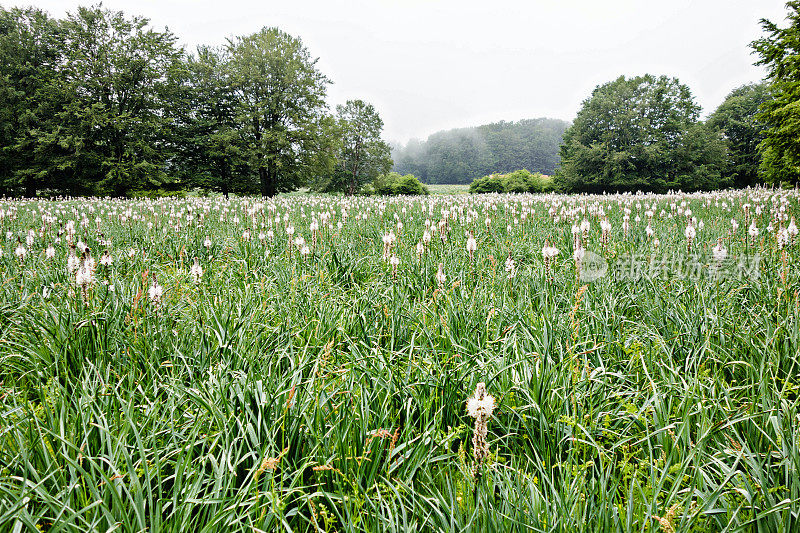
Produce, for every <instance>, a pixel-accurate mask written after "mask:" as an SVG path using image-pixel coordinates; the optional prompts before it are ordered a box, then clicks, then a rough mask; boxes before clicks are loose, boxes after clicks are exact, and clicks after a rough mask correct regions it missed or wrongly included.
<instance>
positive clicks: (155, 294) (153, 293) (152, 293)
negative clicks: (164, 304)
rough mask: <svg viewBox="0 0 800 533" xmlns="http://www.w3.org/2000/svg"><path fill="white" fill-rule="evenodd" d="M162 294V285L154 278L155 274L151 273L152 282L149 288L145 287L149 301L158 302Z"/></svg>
mask: <svg viewBox="0 0 800 533" xmlns="http://www.w3.org/2000/svg"><path fill="white" fill-rule="evenodd" d="M163 294H164V287H162V286H161V285H159V284H158V280H157V279H156V275H155V274H153V284H152V285H150V288H149V289H147V296H148V297H149V298H150V301H151V302H154V303H160V302H161V296H162V295H163Z"/></svg>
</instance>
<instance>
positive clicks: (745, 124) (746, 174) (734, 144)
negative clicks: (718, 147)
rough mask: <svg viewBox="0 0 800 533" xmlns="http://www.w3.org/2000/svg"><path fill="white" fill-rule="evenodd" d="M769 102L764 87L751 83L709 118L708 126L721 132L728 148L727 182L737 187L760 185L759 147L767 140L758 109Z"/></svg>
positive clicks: (742, 87)
mask: <svg viewBox="0 0 800 533" xmlns="http://www.w3.org/2000/svg"><path fill="white" fill-rule="evenodd" d="M769 98H770V93H769V88H768V87H767V85H766V84H764V83H752V84H749V85H743V86H741V87H739V88H737V89H734V90H733V91H732V92H731V93H730V94H729V95H728V96H727V97H726V98H725V100H724V101H723V102H722V103H721V104H720V106H719V107H718V108H717V109H716V110H715V111H714V113H712V114H711V116H710V117H709V118H708V121H707V123H708V125H709V126H710V127H711V128H713V129H714V130H716V131H718V132H720V133H721V134H722V136H723V138H724V139H725V142H726V145H727V148H728V161H727V164H726V165H725V167H724V170H723V176H724V178H725V181H726V182H729V183H731V184H732V185H733V186H735V187H748V186H753V185H757V184H759V183H761V182H762V181H763V180H762V179H761V176H760V175H759V166H760V165H761V154H760V152H759V150H758V145H759V144H760V143H761V141H763V140H764V130H765V129H766V125H765V124H764V123H763V122H762V121H761V120H759V119H758V116H757V115H758V114H759V107H760V106H761V105H762V104H764V103H765V102H766V101H767V100H769Z"/></svg>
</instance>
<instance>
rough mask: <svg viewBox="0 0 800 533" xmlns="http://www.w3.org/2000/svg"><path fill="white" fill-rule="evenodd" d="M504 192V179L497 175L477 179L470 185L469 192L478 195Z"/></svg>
mask: <svg viewBox="0 0 800 533" xmlns="http://www.w3.org/2000/svg"><path fill="white" fill-rule="evenodd" d="M504 190H505V185H504V184H503V178H502V176H499V175H496V174H492V175H491V176H484V177H482V178H476V179H474V180H473V181H472V183H470V185H469V192H471V193H477V194H480V193H485V192H503V191H504Z"/></svg>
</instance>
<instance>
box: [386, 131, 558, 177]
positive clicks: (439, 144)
mask: <svg viewBox="0 0 800 533" xmlns="http://www.w3.org/2000/svg"><path fill="white" fill-rule="evenodd" d="M567 126H568V123H567V122H564V121H561V120H553V119H546V118H539V119H533V120H520V121H517V122H497V123H493V124H486V125H483V126H478V127H476V128H462V129H454V130H448V131H440V132H438V133H434V134H433V135H431V136H430V137H428V139H427V140H426V141H425V142H420V141H418V140H411V141H409V142H408V143H407V144H406V145H405V146H398V147H395V149H394V153H393V157H394V162H395V167H394V169H395V170H396V171H397V172H400V173H404V172H406V173H412V174H415V175H416V176H419V178H420V179H422V180H423V181H425V182H426V183H464V184H467V183H470V181H471V180H472V178H473V177H474V176H476V175H481V174H489V173H492V172H512V171H514V170H516V169H520V168H531V169H533V170H534V171H536V172H542V173H545V174H552V173H553V172H554V171H555V168H556V166H557V165H558V161H559V159H558V158H559V156H558V147H559V145H560V144H561V136H562V134H563V133H564V130H565V129H566V128H567Z"/></svg>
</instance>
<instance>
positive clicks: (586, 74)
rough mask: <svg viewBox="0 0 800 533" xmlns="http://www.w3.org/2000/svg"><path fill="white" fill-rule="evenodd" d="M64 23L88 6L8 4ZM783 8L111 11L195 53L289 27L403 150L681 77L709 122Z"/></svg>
mask: <svg viewBox="0 0 800 533" xmlns="http://www.w3.org/2000/svg"><path fill="white" fill-rule="evenodd" d="M0 2H2V3H3V5H6V6H8V5H12V4H16V5H27V4H33V5H36V6H37V7H41V8H43V9H45V10H47V11H49V12H50V13H51V14H53V15H56V16H62V15H64V13H65V12H66V11H70V10H74V9H75V7H76V6H78V5H86V4H88V3H89V2H80V1H77V0H38V1H35V2H31V1H27V2H26V1H25V0H20V1H19V2H13V1H8V0H5V1H4V0H0ZM784 4H785V2H784V0H669V1H658V0H527V1H526V0H518V1H511V0H479V1H473V0H394V1H390V0H314V1H311V0H308V1H306V0H283V1H275V0H106V1H105V2H104V6H105V7H107V8H112V9H120V10H122V11H125V12H126V13H128V14H137V15H143V16H146V17H148V18H149V19H150V20H151V22H152V24H153V25H154V26H156V27H159V28H163V27H164V26H167V27H169V29H170V30H172V32H173V33H175V34H176V35H177V36H178V38H179V39H180V41H181V42H182V43H183V44H184V45H186V46H187V48H189V49H193V48H194V46H196V45H197V44H223V43H224V42H225V39H226V38H227V37H231V36H234V35H243V34H247V33H252V32H254V31H257V30H258V29H260V28H261V27H263V26H278V27H279V28H281V29H283V30H284V31H287V32H289V33H291V34H293V35H295V36H299V37H300V38H302V40H303V42H304V43H305V45H306V46H307V47H308V49H309V51H310V52H311V54H312V55H313V56H315V57H319V63H318V66H319V68H320V70H322V71H323V72H324V73H325V74H326V75H327V76H328V77H329V78H330V79H331V80H333V82H334V84H333V85H332V86H331V87H330V89H329V103H330V104H331V106H335V105H336V104H339V103H343V102H344V101H346V100H347V99H352V98H361V99H363V100H366V101H368V102H371V103H372V104H374V105H375V107H376V108H377V110H378V112H379V113H380V115H381V117H382V118H383V120H384V122H385V128H384V137H385V138H386V139H388V140H390V141H394V142H405V141H407V140H408V139H409V138H412V137H417V138H421V139H424V138H426V137H427V136H428V135H430V134H431V133H433V132H435V131H438V130H442V129H448V128H453V127H461V126H475V125H479V124H484V123H487V122H493V121H498V120H519V119H523V118H536V117H543V116H544V117H552V118H560V119H564V120H572V119H573V118H574V117H575V114H576V113H577V111H578V109H579V108H580V104H581V102H582V101H583V100H584V99H586V98H587V97H588V96H589V94H590V93H591V91H592V89H594V87H595V86H596V85H598V84H601V83H605V82H607V81H610V80H612V79H614V78H616V77H617V76H619V75H621V74H624V75H627V76H629V75H637V74H644V73H651V74H656V75H659V74H666V75H669V76H677V77H678V78H679V79H680V80H681V81H682V82H683V83H685V84H687V85H689V87H690V88H691V89H692V92H693V94H694V95H695V98H696V99H697V101H698V103H699V104H700V105H701V106H702V107H703V113H704V114H707V113H710V112H711V111H713V110H714V108H715V107H716V106H717V105H719V103H720V102H722V100H723V98H724V97H725V95H726V94H728V93H729V92H730V91H731V90H732V89H734V88H735V87H738V86H739V85H741V84H744V83H748V82H752V81H758V80H759V79H761V78H762V76H763V69H761V68H757V67H754V66H753V62H754V61H755V56H753V55H751V53H750V49H749V47H748V44H749V43H750V42H751V41H752V40H753V39H756V38H757V37H759V36H760V35H761V31H760V26H759V24H758V21H759V19H760V18H768V19H770V20H772V21H773V22H780V23H781V24H783V20H784V17H785V14H786V10H785V8H784Z"/></svg>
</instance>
